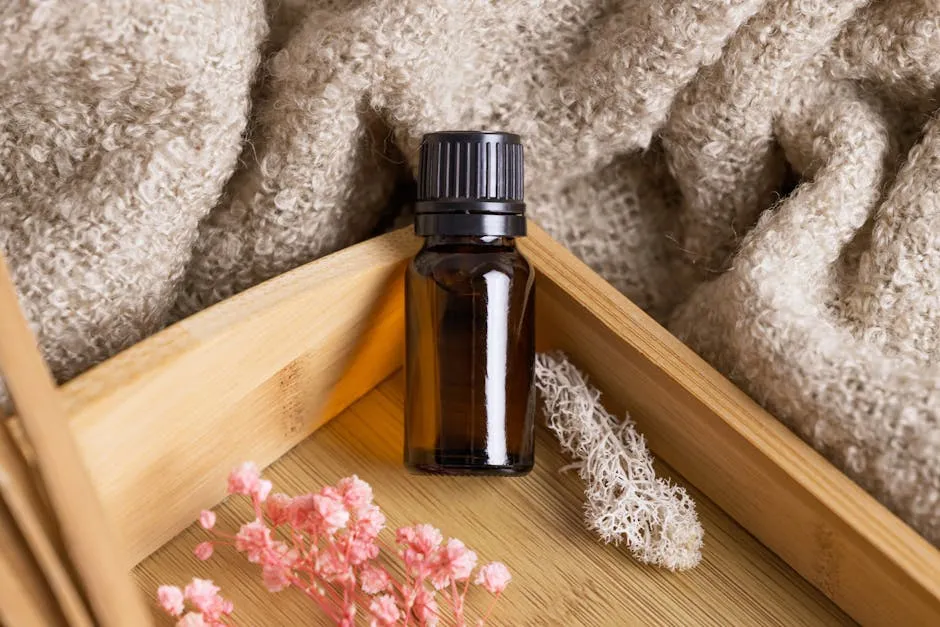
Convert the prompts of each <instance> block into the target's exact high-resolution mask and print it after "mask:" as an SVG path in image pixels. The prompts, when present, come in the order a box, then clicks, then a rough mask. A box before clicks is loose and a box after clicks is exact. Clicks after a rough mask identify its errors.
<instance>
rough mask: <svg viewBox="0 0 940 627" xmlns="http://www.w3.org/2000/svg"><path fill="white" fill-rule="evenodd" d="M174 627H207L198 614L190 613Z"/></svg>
mask: <svg viewBox="0 0 940 627" xmlns="http://www.w3.org/2000/svg"><path fill="white" fill-rule="evenodd" d="M176 627H207V625H206V621H205V620H203V617H202V614H200V613H199V612H190V613H188V614H187V615H186V616H184V617H183V618H181V619H180V620H178V621H177V622H176Z"/></svg>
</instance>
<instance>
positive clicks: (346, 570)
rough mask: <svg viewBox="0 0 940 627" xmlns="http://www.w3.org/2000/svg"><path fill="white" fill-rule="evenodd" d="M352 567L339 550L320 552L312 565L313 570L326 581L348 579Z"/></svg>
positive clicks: (350, 575) (350, 576)
mask: <svg viewBox="0 0 940 627" xmlns="http://www.w3.org/2000/svg"><path fill="white" fill-rule="evenodd" d="M351 571H352V568H351V566H350V565H349V564H348V563H347V562H346V560H345V558H344V557H343V555H342V554H341V553H340V552H339V551H328V552H326V553H323V554H321V555H320V556H319V557H318V558H317V561H316V564H315V566H314V572H315V573H316V574H317V575H318V576H319V577H321V578H323V580H324V581H326V582H328V583H333V582H343V581H349V580H350V579H351V578H352V572H351Z"/></svg>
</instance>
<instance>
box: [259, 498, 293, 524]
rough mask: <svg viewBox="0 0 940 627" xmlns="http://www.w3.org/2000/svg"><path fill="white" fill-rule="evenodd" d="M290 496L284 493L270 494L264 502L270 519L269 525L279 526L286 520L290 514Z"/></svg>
mask: <svg viewBox="0 0 940 627" xmlns="http://www.w3.org/2000/svg"><path fill="white" fill-rule="evenodd" d="M290 505H291V498H290V497H289V496H287V495H286V494H281V493H280V492H279V493H277V494H272V495H271V498H269V499H268V500H267V503H265V507H266V509H267V512H268V518H270V519H271V526H273V527H280V526H281V525H283V524H284V523H286V522H287V520H288V517H289V515H290Z"/></svg>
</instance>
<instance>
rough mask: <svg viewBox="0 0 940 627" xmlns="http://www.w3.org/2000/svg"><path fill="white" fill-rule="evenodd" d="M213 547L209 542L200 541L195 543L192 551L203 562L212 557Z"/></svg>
mask: <svg viewBox="0 0 940 627" xmlns="http://www.w3.org/2000/svg"><path fill="white" fill-rule="evenodd" d="M213 551H214V549H213V547H212V543H211V542H200V543H199V544H197V545H196V549H195V550H194V551H193V553H195V555H196V557H197V558H199V559H200V560H202V561H203V562H204V561H206V560H207V559H209V558H210V557H212V553H213Z"/></svg>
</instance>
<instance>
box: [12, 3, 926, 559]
mask: <svg viewBox="0 0 940 627" xmlns="http://www.w3.org/2000/svg"><path fill="white" fill-rule="evenodd" d="M938 94H940V7H938V6H937V4H936V2H934V1H933V0H884V1H881V2H871V3H866V2H862V1H860V0H851V1H842V2H831V1H823V0H790V1H788V0H766V1H759V0H726V1H721V2H719V1H716V0H682V1H680V0H663V1H660V2H646V1H641V0H634V1H626V2H622V1H617V2H614V1H612V0H516V1H509V0H503V1H483V0H360V1H358V2H356V1H351V2H341V1H338V0H333V1H326V0H321V1H311V2H302V1H299V0H289V1H288V0H280V1H278V0H271V1H270V2H268V3H267V4H266V5H265V4H264V3H262V2H259V1H254V2H251V1H247V0H236V1H232V2H227V3H224V4H223V3H203V2H199V1H197V0H160V1H157V0H134V1H131V0H126V1H119V0H106V1H105V0H101V1H98V2H90V1H87V2H85V1H81V2H78V1H76V2H65V1H64V0H62V1H60V2H58V3H55V2H53V3H38V2H37V3H33V2H26V1H25V0H16V1H14V2H12V3H7V4H6V5H5V6H4V8H2V9H0V249H2V250H3V252H4V253H5V254H6V255H7V256H8V257H9V259H10V262H11V265H12V266H13V268H14V271H15V278H16V281H17V285H18V287H19V289H20V292H21V295H22V300H23V304H24V307H25V308H26V311H27V314H28V316H29V317H30V319H31V321H32V323H33V325H34V327H35V329H36V330H37V331H38V332H39V335H40V338H41V342H42V348H43V351H44V353H45V355H46V357H47V359H48V360H49V362H50V363H51V364H52V366H53V367H54V369H55V371H56V374H57V375H58V376H59V377H60V378H61V379H67V378H69V377H71V376H73V375H75V374H76V373H78V372H80V371H81V370H83V369H84V368H87V367H88V366H89V365H91V364H93V363H95V362H96V361H99V360H101V359H103V358H105V357H107V356H108V355H110V354H112V353H114V352H115V351H117V350H119V349H121V348H123V347H126V346H128V345H130V344H132V343H134V342H136V341H138V340H140V339H141V338H143V337H144V336H146V335H147V334H150V333H152V332H153V331H155V330H157V329H158V328H160V327H161V326H162V325H164V324H166V323H168V322H170V321H172V320H173V319H175V318H178V317H180V316H183V315H187V314H189V313H192V312H194V311H196V310H198V309H200V308H202V307H205V306H207V305H209V304H211V303H214V302H216V301H218V300H220V299H222V298H225V297H227V296H229V295H231V294H234V293H236V292H238V291H239V290H243V289H245V288H247V287H249V286H251V285H253V284H256V283H258V282H259V281H262V280H264V279H267V278H269V277H271V276H274V275H276V274H278V273H281V272H284V271H285V270H288V269H290V268H292V267H295V266H297V265H298V264H301V263H304V262H306V261H309V260H311V259H315V258H317V257H319V256H321V255H324V254H326V253H328V252H331V251H333V250H336V249H339V248H342V247H344V246H347V245H349V244H352V243H354V242H356V241H359V240H361V239H363V238H365V237H367V236H369V235H370V234H371V233H373V232H374V231H375V230H376V228H378V227H381V226H382V225H385V224H387V223H388V221H389V219H390V218H391V217H392V216H390V215H389V213H390V212H392V211H394V210H393V209H391V208H390V207H391V206H397V204H398V203H397V202H396V201H394V199H395V198H397V197H398V195H397V193H396V191H395V190H396V189H398V188H399V186H398V183H399V182H400V181H402V180H406V179H407V178H408V177H409V176H411V174H412V173H413V170H414V166H415V157H416V153H417V146H418V142H419V140H420V137H421V134H422V133H425V132H429V131H434V130H441V129H455V128H471V129H476V128H491V129H503V130H510V131H513V132H516V133H521V134H522V135H523V136H524V138H525V142H526V148H527V166H528V172H527V189H528V192H529V193H528V201H529V208H530V212H531V215H532V217H533V218H534V219H535V220H536V221H538V222H539V223H541V224H542V225H543V226H544V227H545V228H546V229H548V230H549V231H550V232H551V233H552V234H553V235H554V236H555V237H557V238H559V239H560V240H561V241H562V242H564V243H565V244H566V245H568V246H569V247H570V248H571V249H572V250H573V251H574V252H575V253H576V254H578V255H579V256H581V257H582V258H583V259H584V260H585V261H586V262H587V263H589V264H590V265H591V266H592V267H594V268H595V269H597V270H598V271H599V272H600V273H601V274H602V275H603V276H605V277H606V278H607V279H608V280H610V281H611V282H612V283H613V284H614V285H615V286H616V287H617V288H619V289H621V290H622V291H623V292H624V293H626V294H627V295H628V296H629V297H630V298H632V299H633V300H634V301H636V302H637V303H638V304H639V305H641V306H642V307H644V308H645V309H646V310H647V311H648V312H650V313H651V315H653V316H654V317H656V318H657V319H658V320H660V321H661V322H663V323H664V324H666V325H667V326H669V328H670V329H671V330H672V331H673V332H675V333H676V334H677V335H679V337H681V338H682V339H683V340H684V341H686V342H687V343H688V344H689V345H690V346H692V347H693V348H694V349H695V350H696V351H698V352H699V353H700V354H702V355H703V356H704V357H705V358H706V359H708V360H709V361H710V362H711V363H713V364H714V365H715V366H717V367H718V368H719V369H720V370H721V371H722V372H724V373H725V374H726V375H728V376H729V377H731V378H732V379H733V380H734V381H735V382H736V383H738V384H739V385H740V386H741V387H742V388H743V389H745V390H746V391H747V392H748V393H749V394H751V395H752V396H753V397H754V398H755V399H756V400H757V401H758V402H760V403H762V404H763V405H764V406H765V407H767V408H768V409H769V410H770V411H771V412H772V413H774V414H775V415H776V416H777V417H779V418H780V419H781V420H782V421H784V422H785V423H786V424H787V425H789V426H790V427H791V428H792V429H794V430H795V431H796V432H797V433H799V434H800V435H801V436H802V437H803V438H804V439H806V440H807V441H808V442H810V443H811V444H812V445H813V446H814V447H815V448H817V449H818V450H819V451H820V452H822V453H823V454H824V455H826V456H827V457H828V458H829V459H831V460H833V461H834V462H835V463H836V464H837V465H838V466H839V467H840V468H842V469H843V470H844V471H845V472H846V473H848V475H849V476H851V477H852V478H853V479H855V480H856V481H857V482H858V483H859V484H861V485H862V486H863V487H864V488H865V489H867V490H869V491H870V492H872V493H873V494H874V495H875V496H876V497H877V498H879V499H880V500H881V501H882V502H884V503H885V504H886V505H888V507H890V508H891V509H892V510H893V511H895V512H897V513H898V514H899V515H901V516H902V517H903V518H904V519H905V520H907V521H908V522H909V523H910V524H911V525H913V526H914V527H915V528H916V529H918V530H919V531H920V532H921V533H922V534H923V535H924V536H925V537H926V538H928V539H929V540H930V541H932V542H933V543H935V544H938V543H940V424H938V415H940V313H938V312H940V122H938V121H936V120H935V112H936V110H937V108H938V101H937V97H938ZM249 110H250V113H249ZM239 155H240V156H239ZM691 419H694V418H693V417H690V420H691Z"/></svg>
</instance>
